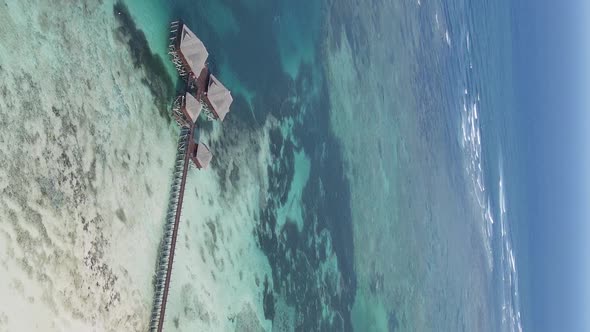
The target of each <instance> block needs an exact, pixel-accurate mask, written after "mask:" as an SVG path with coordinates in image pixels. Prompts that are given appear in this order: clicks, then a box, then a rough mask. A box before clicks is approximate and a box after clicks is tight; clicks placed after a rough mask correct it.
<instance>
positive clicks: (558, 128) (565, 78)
mask: <svg viewBox="0 0 590 332" xmlns="http://www.w3.org/2000/svg"><path fill="white" fill-rule="evenodd" d="M588 8H589V6H588V5H587V4H585V3H584V1H582V0H566V1H552V0H551V1H550V0H541V1H534V0H519V1H516V2H515V3H514V8H513V52H514V53H513V64H514V70H515V72H514V78H515V86H516V96H517V108H516V109H517V112H518V113H519V119H520V120H519V122H520V127H521V128H522V131H521V132H522V134H521V135H522V136H521V139H522V141H523V142H522V143H523V145H524V146H525V151H526V152H525V153H526V155H527V156H526V160H527V170H528V178H527V179H523V184H525V185H527V187H528V188H527V189H528V197H529V199H528V200H529V207H528V208H529V220H528V221H527V224H528V227H527V229H528V242H529V246H530V248H529V256H530V257H529V262H528V263H529V268H530V279H531V280H529V281H528V282H530V288H529V289H530V293H531V294H528V295H529V297H530V301H529V302H530V306H531V307H530V308H528V315H529V317H528V318H529V319H528V320H529V321H530V322H531V323H532V326H530V327H529V328H530V329H529V330H531V331H590V319H589V316H590V314H589V313H590V303H589V301H588V298H589V294H590V292H589V291H590V281H588V280H590V264H589V263H588V262H589V259H590V255H589V252H590V227H589V225H588V224H589V221H590V214H589V208H588V206H589V205H590V194H589V192H590V191H589V189H588V188H590V167H589V166H590V162H589V161H590V125H589V124H590V112H589V111H590V98H588V96H587V95H588V94H590V79H588V77H589V76H588V74H589V73H590V71H588V69H589V68H590V57H589V56H588V55H589V54H590V52H588V51H589V50H590V43H589V42H588V41H589V40H590V38H589V35H590V24H589V23H587V22H590V15H588V13H589V11H588ZM525 310H526V308H525Z"/></svg>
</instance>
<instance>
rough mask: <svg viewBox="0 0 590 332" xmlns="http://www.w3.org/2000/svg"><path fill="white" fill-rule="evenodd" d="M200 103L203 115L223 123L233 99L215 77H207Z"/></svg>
mask: <svg viewBox="0 0 590 332" xmlns="http://www.w3.org/2000/svg"><path fill="white" fill-rule="evenodd" d="M202 101H203V104H204V105H203V106H204V107H203V108H204V111H205V114H207V116H208V117H209V118H210V119H214V120H219V121H223V119H224V118H225V115H226V114H227V113H229V107H230V105H231V104H232V102H233V101H234V98H233V97H232V95H231V92H230V91H229V90H228V89H227V88H226V87H225V86H224V85H223V84H221V82H220V81H219V80H218V79H217V77H215V76H213V75H209V77H208V82H207V86H206V89H205V91H204V92H203V98H202Z"/></svg>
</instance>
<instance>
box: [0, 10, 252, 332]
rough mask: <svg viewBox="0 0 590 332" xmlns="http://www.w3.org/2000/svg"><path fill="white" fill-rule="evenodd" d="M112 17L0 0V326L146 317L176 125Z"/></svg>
mask: <svg viewBox="0 0 590 332" xmlns="http://www.w3.org/2000/svg"><path fill="white" fill-rule="evenodd" d="M58 7H61V8H63V10H55V8H58ZM115 27H116V22H115V19H114V17H113V14H112V3H105V4H104V5H102V6H98V5H95V4H94V2H89V3H79V4H77V5H75V4H73V3H71V2H69V1H61V2H60V1H57V2H51V3H48V2H43V1H27V2H17V1H10V2H8V3H6V4H2V8H1V9H0V40H2V43H1V44H0V65H1V68H0V82H1V83H0V94H1V95H0V96H1V98H0V125H1V128H2V131H0V299H2V300H1V301H0V331H35V330H42V331H144V330H146V328H147V324H148V320H149V314H150V310H151V304H152V296H153V286H152V275H153V273H154V268H155V261H156V255H157V247H158V244H159V242H160V239H161V235H162V225H163V220H164V218H163V217H164V214H165V211H166V208H167V203H168V195H169V192H168V190H169V185H170V182H171V171H172V164H173V160H174V155H175V146H176V140H177V136H176V130H175V129H174V127H173V126H172V125H169V124H168V123H167V122H166V121H165V120H164V119H162V118H161V117H160V116H159V115H158V111H157V110H156V109H155V107H154V106H153V99H152V96H151V94H150V93H149V91H148V89H147V88H146V87H145V86H144V85H143V84H142V83H141V79H142V78H144V75H143V73H142V72H140V71H137V70H136V69H134V68H133V65H132V63H131V60H130V56H129V54H128V51H127V46H126V45H123V44H121V43H120V42H118V41H117V40H116V38H115V34H114V28H115ZM203 174H206V173H203ZM198 176H204V175H202V174H199V175H198ZM191 178H192V175H191ZM203 188H206V185H200V186H199V189H203ZM209 193H210V192H207V191H205V192H204V193H203V194H202V197H206V195H208V194H209ZM244 209H246V207H244ZM241 231H242V230H240V229H236V230H235V231H233V232H234V236H233V238H237V237H238V235H237V234H239V232H241ZM228 232H229V231H228ZM191 240H192V239H191ZM195 243H199V239H195ZM248 245H249V246H250V247H247V246H246V247H247V248H251V247H252V246H253V245H254V244H253V243H251V242H250V243H249V244H248ZM195 247H196V246H195ZM192 254H194V255H198V251H196V250H195V252H193V253H192ZM244 256H246V254H244ZM196 257H198V256H196ZM220 257H221V256H220ZM188 259H192V257H189V258H188ZM236 260H238V258H236ZM241 260H242V261H244V262H249V261H248V258H241ZM178 261H179V260H177V262H178ZM225 264H226V265H229V263H225ZM244 275H245V278H251V276H250V275H247V273H246V272H244ZM209 289H210V290H211V289H212V288H209ZM244 293H245V292H244ZM247 296H249V295H248V294H244V297H247ZM254 300H256V301H257V302H256V303H261V301H259V299H254ZM236 303H237V302H236Z"/></svg>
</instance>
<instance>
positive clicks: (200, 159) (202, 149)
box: [189, 142, 213, 169]
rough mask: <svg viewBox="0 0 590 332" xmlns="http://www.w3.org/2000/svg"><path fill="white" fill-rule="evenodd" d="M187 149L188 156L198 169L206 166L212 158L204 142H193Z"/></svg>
mask: <svg viewBox="0 0 590 332" xmlns="http://www.w3.org/2000/svg"><path fill="white" fill-rule="evenodd" d="M189 150H190V151H189V156H190V158H191V160H192V161H193V163H194V164H195V166H196V167H197V168H198V169H204V168H207V166H209V163H210V162H211V160H212V159H213V154H212V153H211V150H209V147H208V146H207V145H205V143H202V142H194V143H193V144H191V146H190V147H189Z"/></svg>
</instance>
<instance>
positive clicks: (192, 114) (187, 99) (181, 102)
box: [172, 92, 202, 127]
mask: <svg viewBox="0 0 590 332" xmlns="http://www.w3.org/2000/svg"><path fill="white" fill-rule="evenodd" d="M201 110H202V104H201V103H200V102H199V101H198V100H197V98H196V97H195V96H193V95H192V94H191V93H189V92H185V93H183V94H181V95H179V96H178V97H176V100H174V104H173V105H172V115H174V119H176V122H178V125H179V126H181V127H191V126H193V125H194V124H195V122H197V119H198V118H199V115H200V114H201Z"/></svg>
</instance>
